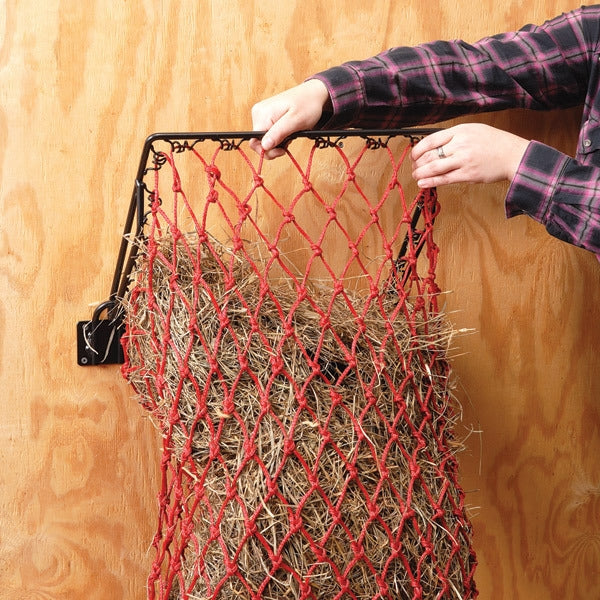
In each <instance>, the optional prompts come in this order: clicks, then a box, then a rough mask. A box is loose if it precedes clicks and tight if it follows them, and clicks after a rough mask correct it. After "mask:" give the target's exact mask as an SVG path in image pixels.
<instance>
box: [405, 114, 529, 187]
mask: <svg viewBox="0 0 600 600" xmlns="http://www.w3.org/2000/svg"><path fill="white" fill-rule="evenodd" d="M528 145H529V140H526V139H524V138H521V137H519V136H517V135H514V134H512V133H508V132H507V131H503V130H501V129H496V128H495V127H490V126H489V125H484V124H482V123H464V124H461V125H455V126H454V127H450V128H448V129H444V130H441V131H436V132H434V133H432V134H430V135H428V136H427V137H425V138H423V139H422V140H420V141H419V142H418V143H417V144H415V147H414V148H413V149H412V154H411V155H412V158H413V161H414V166H413V177H414V178H415V179H416V180H417V184H418V186H419V187H421V188H430V187H437V186H440V185H445V184H448V183H492V182H494V181H501V180H504V179H508V180H509V181H510V180H512V178H513V177H514V175H515V173H516V171H517V168H518V167H519V164H520V162H521V159H522V158H523V155H524V154H525V150H526V149H527V146H528Z"/></svg>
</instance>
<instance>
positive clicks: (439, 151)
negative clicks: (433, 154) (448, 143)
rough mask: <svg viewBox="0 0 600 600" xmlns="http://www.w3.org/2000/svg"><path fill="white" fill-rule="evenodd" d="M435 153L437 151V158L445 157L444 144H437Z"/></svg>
mask: <svg viewBox="0 0 600 600" xmlns="http://www.w3.org/2000/svg"><path fill="white" fill-rule="evenodd" d="M437 153H438V157H439V158H446V153H445V152H444V146H438V149H437Z"/></svg>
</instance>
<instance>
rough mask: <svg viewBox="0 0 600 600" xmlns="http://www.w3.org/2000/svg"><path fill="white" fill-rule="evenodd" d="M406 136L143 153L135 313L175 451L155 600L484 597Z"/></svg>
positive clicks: (133, 324) (165, 490) (129, 333)
mask: <svg viewBox="0 0 600 600" xmlns="http://www.w3.org/2000/svg"><path fill="white" fill-rule="evenodd" d="M413 141H414V140H413V139H411V138H410V136H408V137H407V136H406V135H402V134H400V135H398V134H393V133H390V134H389V135H387V136H386V135H384V134H381V135H380V136H373V135H367V134H362V135H353V134H348V135H343V136H338V137H311V138H303V137H298V138H297V139H294V140H293V141H292V142H290V144H289V145H288V147H287V149H286V154H285V156H284V157H282V158H280V159H277V160H276V161H266V160H264V158H263V157H260V156H258V155H255V154H254V153H253V152H251V151H249V149H248V145H247V138H244V137H241V138H240V139H233V138H231V137H227V136H225V137H222V138H218V137H216V138H199V139H196V140H192V141H190V140H188V139H185V140H183V141H182V140H177V139H165V140H157V141H156V142H155V143H154V144H153V145H152V149H151V152H150V153H149V157H148V164H147V167H146V169H145V171H144V173H145V174H144V183H143V185H141V193H140V197H141V198H143V205H144V206H146V204H147V205H148V210H147V212H145V214H144V221H143V227H142V230H143V235H141V236H138V239H137V240H136V241H135V244H137V246H138V247H137V258H136V260H135V265H134V268H133V272H132V274H131V284H130V286H129V291H128V293H127V295H126V297H125V299H124V301H123V307H124V310H125V321H126V333H125V335H124V338H123V341H124V351H125V355H126V363H125V365H124V366H123V373H124V376H125V377H126V378H127V379H128V381H130V382H131V384H132V385H133V387H134V388H135V390H136V391H137V393H138V395H139V398H140V401H141V402H142V404H143V406H144V407H146V408H147V409H148V411H149V413H150V415H151V417H152V419H153V420H154V422H155V424H156V426H157V428H158V430H159V431H160V433H161V436H162V460H161V463H160V467H161V473H162V477H161V482H160V490H159V496H158V497H159V513H158V526H157V531H156V535H155V538H154V541H153V547H154V550H155V557H154V562H153V565H152V568H151V570H150V571H151V572H150V576H149V579H148V597H149V598H160V599H165V600H166V599H175V598H177V599H180V598H181V599H202V600H205V599H206V600H207V599H215V600H216V599H236V600H237V599H242V600H246V599H248V600H259V599H261V600H276V599H277V600H281V599H288V598H289V599H294V600H296V599H309V598H310V599H313V600H317V599H319V600H320V599H327V600H334V599H340V600H341V599H343V600H350V599H357V600H358V599H366V598H373V599H374V598H390V599H391V598H393V599H395V600H398V599H404V598H406V599H417V598H424V599H430V598H440V599H441V598H453V599H458V598H461V599H463V598H474V597H475V596H476V595H477V592H476V588H475V584H474V582H473V571H474V568H475V556H474V552H473V549H472V544H471V534H470V525H469V520H468V517H467V515H466V511H465V499H464V493H463V490H462V489H461V487H460V485H459V483H458V481H457V474H458V464H457V460H456V452H457V451H458V450H459V448H460V443H459V441H458V440H456V439H455V434H454V425H455V423H456V420H457V414H458V410H457V407H456V406H455V403H454V398H453V395H452V391H451V385H450V377H449V376H450V368H449V363H448V358H447V353H448V349H449V344H450V340H451V337H452V332H451V330H450V327H449V326H448V324H447V323H446V321H445V319H444V317H443V315H442V314H441V313H440V310H439V309H438V298H439V294H440V290H439V289H438V287H437V285H436V282H435V270H436V261H437V256H438V248H437V246H436V245H435V243H434V240H433V225H434V219H435V217H436V214H437V212H438V208H439V207H438V203H437V199H436V193H435V190H424V191H418V190H416V189H414V190H411V189H410V184H409V183H407V182H408V181H409V180H410V177H409V171H408V170H409V169H410V165H408V164H406V163H408V162H409V161H406V160H405V158H406V156H407V153H408V152H409V150H410V147H411V143H412V142H413Z"/></svg>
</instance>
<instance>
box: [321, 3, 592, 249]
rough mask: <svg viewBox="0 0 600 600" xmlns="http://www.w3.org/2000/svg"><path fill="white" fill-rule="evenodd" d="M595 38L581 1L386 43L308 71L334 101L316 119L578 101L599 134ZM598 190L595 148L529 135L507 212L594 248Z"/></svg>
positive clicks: (377, 120)
mask: <svg viewBox="0 0 600 600" xmlns="http://www.w3.org/2000/svg"><path fill="white" fill-rule="evenodd" d="M599 44H600V6H589V7H582V8H580V9H578V10H574V11H572V12H569V13H565V14H563V15H560V16H558V17H556V18H554V19H552V20H550V21H547V22H546V23H544V24H543V25H540V26H536V25H527V26H525V27H523V28H522V29H520V30H519V31H517V32H512V33H504V34H500V35H496V36H491V37H487V38H484V39H482V40H480V41H478V42H476V43H474V44H468V43H466V42H463V41H459V40H454V41H447V42H443V41H438V42H432V43H428V44H421V45H419V46H415V47H397V48H392V49H390V50H387V51H386V52H383V53H381V54H379V55H377V56H375V57H372V58H369V59H367V60H363V61H353V62H348V63H345V64H343V65H340V66H339V67H334V68H332V69H329V70H327V71H324V72H322V73H318V74H317V75H315V76H314V77H316V78H318V79H320V80H322V81H323V82H324V83H325V84H326V86H327V87H328V89H329V93H330V96H331V101H332V106H333V113H332V114H331V115H329V116H328V120H327V121H326V122H324V123H321V126H325V127H328V128H333V127H358V126H360V127H373V128H387V127H405V126H411V125H417V124H426V123H434V122H439V121H442V120H446V119H450V118H454V117H457V116H461V115H466V114H476V113H481V112H490V111H497V110H503V109H508V108H527V109H533V110H549V109H556V108H568V107H571V106H578V105H583V106H584V120H586V119H589V118H590V117H592V118H593V117H594V111H597V114H596V115H595V118H596V119H597V120H598V124H597V127H596V129H597V130H598V131H600V98H599V97H598V96H599V95H600V69H599V66H598V64H597V63H598V46H599ZM588 127H589V126H588ZM579 158H580V157H579V155H578V159H579ZM586 163H591V164H589V165H586ZM593 163H596V164H595V166H594V165H593ZM599 188H600V147H599V148H598V152H597V156H595V157H594V156H591V155H588V156H587V158H586V159H585V160H584V161H583V162H581V161H579V160H575V159H571V158H569V157H568V156H566V155H564V154H561V153H560V152H558V151H555V150H553V149H551V148H548V147H547V146H544V145H543V144H539V143H537V142H532V143H531V144H530V146H529V148H528V151H527V153H526V156H525V157H524V159H523V161H522V163H521V166H520V168H519V171H518V172H517V175H516V177H515V179H514V180H513V182H512V183H511V186H510V188H509V192H508V195H507V198H506V210H507V215H508V216H514V215H517V214H524V213H525V214H528V215H530V216H531V217H533V218H534V219H536V220H538V221H540V222H542V223H543V224H544V225H545V226H546V228H547V230H548V231H549V233H551V234H552V235H554V236H556V237H558V238H560V239H562V240H564V241H568V242H570V243H573V244H576V245H579V246H583V247H586V248H588V249H590V250H592V251H594V252H595V253H596V254H599V255H600V196H599V194H598V192H599V191H600V190H599Z"/></svg>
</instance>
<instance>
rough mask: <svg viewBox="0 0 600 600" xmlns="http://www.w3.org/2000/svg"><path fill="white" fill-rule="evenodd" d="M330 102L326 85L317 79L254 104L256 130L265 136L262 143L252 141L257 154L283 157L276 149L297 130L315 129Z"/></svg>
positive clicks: (255, 140) (251, 144)
mask: <svg viewBox="0 0 600 600" xmlns="http://www.w3.org/2000/svg"><path fill="white" fill-rule="evenodd" d="M328 102H330V99H329V92H328V91H327V88H326V87H325V84H324V83H323V82H322V81H320V80H318V79H309V80H308V81H305V82H304V83H301V84H300V85H297V86H295V87H293V88H290V89H289V90H286V91H284V92H281V93H280V94H277V95H276V96H273V97H271V98H267V99H266V100H262V101H261V102H259V103H258V104H255V105H254V106H253V107H252V127H253V130H254V131H265V132H266V133H265V135H264V136H263V137H262V139H260V140H259V139H252V140H250V147H251V148H252V149H253V150H254V151H255V152H258V153H260V152H261V151H262V150H264V151H265V156H266V157H267V158H276V157H277V156H281V155H282V154H284V152H285V151H284V150H283V148H277V146H279V144H281V142H283V140H285V138H286V137H288V136H289V135H291V134H292V133H295V132H296V131H302V130H305V129H312V128H313V127H314V126H315V125H316V124H317V123H318V122H319V119H320V118H321V115H322V114H323V108H324V107H325V106H326V104H327V103H328Z"/></svg>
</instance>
